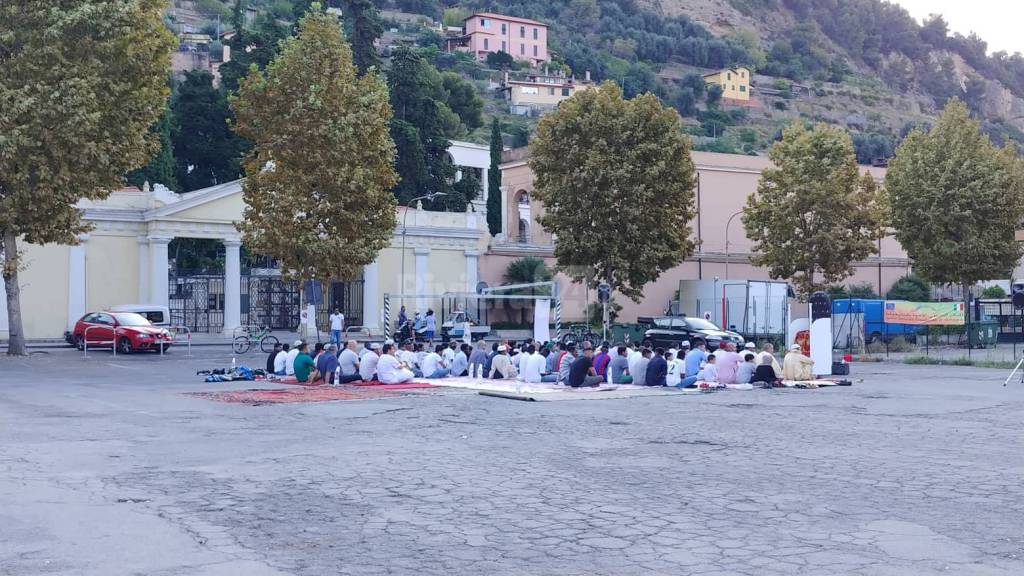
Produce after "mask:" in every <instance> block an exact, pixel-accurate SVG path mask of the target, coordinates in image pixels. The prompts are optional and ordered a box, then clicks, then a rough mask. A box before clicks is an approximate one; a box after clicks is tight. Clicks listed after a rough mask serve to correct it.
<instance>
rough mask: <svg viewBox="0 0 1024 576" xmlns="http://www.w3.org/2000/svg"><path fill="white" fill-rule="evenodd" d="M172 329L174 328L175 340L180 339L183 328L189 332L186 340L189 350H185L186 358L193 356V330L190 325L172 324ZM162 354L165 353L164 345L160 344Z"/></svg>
mask: <svg viewBox="0 0 1024 576" xmlns="http://www.w3.org/2000/svg"><path fill="white" fill-rule="evenodd" d="M170 329H171V330H174V339H175V340H177V339H178V333H179V332H180V331H181V330H185V332H186V333H187V336H188V337H187V338H186V340H185V342H186V344H187V346H188V348H187V351H186V352H185V357H186V358H191V357H192V330H191V329H190V328H189V327H188V326H185V325H184V324H179V325H177V326H171V327H170ZM160 355H161V356H163V355H164V347H163V346H160Z"/></svg>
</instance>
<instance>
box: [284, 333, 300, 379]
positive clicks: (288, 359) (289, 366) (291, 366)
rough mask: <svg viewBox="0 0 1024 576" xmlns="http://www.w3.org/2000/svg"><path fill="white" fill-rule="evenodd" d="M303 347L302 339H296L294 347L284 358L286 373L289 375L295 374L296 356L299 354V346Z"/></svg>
mask: <svg viewBox="0 0 1024 576" xmlns="http://www.w3.org/2000/svg"><path fill="white" fill-rule="evenodd" d="M301 347H302V340H296V341H295V343H294V344H292V349H291V350H289V351H288V355H287V356H285V359H284V373H285V374H287V375H288V376H294V375H295V358H296V357H298V355H299V348H301Z"/></svg>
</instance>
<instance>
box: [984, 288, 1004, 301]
mask: <svg viewBox="0 0 1024 576" xmlns="http://www.w3.org/2000/svg"><path fill="white" fill-rule="evenodd" d="M981 297H982V298H1006V290H1003V287H1002V286H989V287H988V288H985V289H984V290H982V291H981Z"/></svg>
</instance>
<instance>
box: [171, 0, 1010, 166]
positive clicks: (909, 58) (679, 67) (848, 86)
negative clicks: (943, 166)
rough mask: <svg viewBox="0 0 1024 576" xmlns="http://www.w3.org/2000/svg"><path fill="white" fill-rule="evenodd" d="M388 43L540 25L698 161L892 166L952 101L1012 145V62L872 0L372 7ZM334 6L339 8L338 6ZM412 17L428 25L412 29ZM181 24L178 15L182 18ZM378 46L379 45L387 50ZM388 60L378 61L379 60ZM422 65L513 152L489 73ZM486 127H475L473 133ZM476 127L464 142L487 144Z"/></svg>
mask: <svg viewBox="0 0 1024 576" xmlns="http://www.w3.org/2000/svg"><path fill="white" fill-rule="evenodd" d="M373 3H374V4H376V5H377V7H378V8H379V9H381V10H382V14H383V15H384V18H383V19H384V27H385V39H384V40H386V41H397V42H411V43H415V44H417V45H419V46H421V47H424V48H425V49H428V50H433V49H436V48H440V47H441V37H440V35H438V34H437V32H436V26H438V25H439V24H440V22H441V21H444V23H445V24H447V25H453V24H457V23H459V22H460V21H461V18H462V17H464V16H465V15H467V14H470V13H472V12H474V11H484V10H486V11H493V12H499V13H505V14H509V15H514V16H522V17H527V18H533V19H537V20H541V21H543V22H546V23H548V24H549V26H550V40H549V44H550V48H551V51H552V53H553V54H554V55H555V58H554V61H553V62H552V66H553V67H554V68H556V69H557V68H559V67H561V68H563V69H564V70H565V71H566V72H569V73H575V74H578V75H582V73H583V72H584V71H590V72H591V74H592V76H593V77H594V78H595V79H596V80H599V81H600V80H605V79H612V80H615V81H617V82H619V83H620V84H622V86H623V88H624V91H625V92H626V94H627V95H632V94H637V93H640V92H644V91H651V92H654V93H655V94H657V95H658V96H659V97H660V98H661V99H662V101H663V102H665V103H666V104H668V105H671V106H674V107H675V108H676V109H677V110H679V112H680V113H681V114H682V115H683V117H684V119H685V120H686V122H687V124H688V126H689V128H688V131H689V132H690V133H691V135H692V136H693V137H694V140H695V145H696V147H697V148H698V149H704V150H712V151H720V152H740V153H744V152H745V153H760V152H763V151H764V150H765V149H766V148H767V147H768V146H769V145H770V144H771V142H772V141H773V139H774V138H775V137H776V136H777V135H778V133H779V131H780V130H781V128H782V127H784V126H785V125H787V124H788V123H790V122H792V121H793V120H795V119H798V118H800V119H806V120H811V121H822V122H828V123H831V124H837V125H841V126H843V127H845V128H847V129H849V130H850V132H851V135H852V137H853V138H854V142H855V145H856V146H857V152H858V157H859V159H860V160H861V161H862V162H869V161H878V160H879V159H884V158H887V157H889V156H891V155H892V153H893V150H894V149H895V146H896V145H897V144H898V142H899V140H900V139H901V138H902V136H903V135H904V134H905V133H906V132H907V131H908V130H909V129H910V128H911V127H913V126H915V125H921V124H928V123H929V122H930V120H931V119H932V118H933V117H934V114H935V112H936V110H937V109H939V108H941V106H942V105H943V104H944V103H945V101H946V100H947V99H949V98H950V97H959V98H961V99H963V100H965V101H966V102H967V103H968V105H969V106H970V107H971V108H972V110H973V111H974V112H975V113H976V114H977V115H978V116H979V117H980V118H982V119H983V121H984V127H985V129H986V131H988V133H989V134H990V135H991V136H992V138H993V140H995V141H996V142H997V143H1003V142H1006V141H1015V142H1018V143H1020V144H1021V145H1022V146H1024V57H1021V56H1019V55H1013V56H1009V55H1006V54H1003V53H997V54H993V55H992V56H991V57H989V56H986V46H985V43H984V41H983V40H982V39H980V38H977V37H974V36H971V37H963V36H960V35H950V34H949V32H948V28H947V26H946V24H945V22H944V21H942V19H941V18H938V19H933V20H930V21H928V22H926V23H923V24H922V23H918V22H915V21H914V20H913V19H912V18H911V17H910V16H909V14H907V12H906V11H905V10H903V9H902V8H899V7H898V6H894V5H892V4H889V3H887V2H884V1H883V0H842V1H838V0H635V1H633V0H625V1H621V0H553V1H552V0H497V1H489V0H464V1H462V2H454V1H452V0H442V1H439V0H373ZM175 4H176V5H177V6H178V9H179V12H180V11H181V9H182V8H186V9H191V10H190V12H191V13H192V14H190V15H189V16H190V17H193V16H194V14H203V15H209V17H208V22H207V24H206V28H207V29H211V28H213V27H214V25H215V17H216V15H217V14H220V15H221V19H220V22H221V25H222V26H223V25H224V22H225V19H226V17H227V15H228V14H230V12H231V9H232V8H233V7H234V5H235V2H234V1H233V0H196V1H194V2H192V1H184V0H178V1H177V2H176V3H175ZM308 4H309V2H308V0H250V1H248V2H242V6H245V7H248V8H249V9H250V12H258V13H259V14H264V15H269V16H272V17H274V18H276V19H278V20H281V21H287V20H291V19H293V18H294V15H295V14H298V13H301V11H302V10H303V9H304V7H305V6H306V5H308ZM341 4H342V5H344V3H343V2H342V3H341ZM409 14H421V15H425V16H427V17H429V19H430V20H431V21H433V22H434V23H435V24H434V25H433V26H434V27H435V30H431V29H430V26H424V25H422V24H419V23H415V24H414V23H411V22H410V20H409V19H408V18H406V17H405V16H404V15H409ZM182 15H184V14H182ZM385 44H387V42H385ZM385 55H386V54H385ZM449 56H450V55H445V54H443V53H440V52H439V51H435V52H434V56H433V62H434V64H435V65H436V66H437V67H438V68H439V69H442V70H453V71H456V72H458V73H460V74H462V75H463V77H465V78H466V79H468V80H472V81H473V82H474V84H475V85H476V87H477V89H478V91H479V93H480V95H481V96H482V97H483V99H484V102H485V107H484V110H485V113H486V115H487V116H496V117H499V118H500V119H501V121H502V124H503V126H505V127H506V128H505V130H506V132H507V133H511V134H512V135H514V138H513V140H514V141H515V142H519V143H521V142H522V141H523V140H524V139H525V137H526V133H527V131H529V130H530V129H531V127H532V126H533V125H534V124H535V119H523V118H519V117H512V116H510V115H508V113H507V110H506V107H505V104H504V102H503V101H502V100H501V98H500V97H499V96H498V94H497V92H496V91H495V85H496V82H497V81H498V80H499V79H500V74H501V73H500V72H499V71H497V70H491V69H488V68H487V67H486V66H482V65H478V64H475V63H471V62H464V61H461V60H459V59H457V58H451V57H449ZM733 65H743V66H748V67H750V68H752V69H753V70H755V72H756V75H755V76H754V88H753V95H754V97H755V99H756V101H757V104H758V105H755V106H749V107H743V108H734V107H731V106H728V105H725V106H719V105H718V101H717V96H716V95H714V94H710V93H708V92H707V91H706V90H705V87H704V83H703V81H702V80H701V78H700V76H701V74H703V73H705V72H708V71H712V70H717V69H721V68H724V67H727V66H733ZM485 125H486V124H485ZM487 135H488V134H487V130H486V128H484V129H480V130H476V131H474V132H472V133H468V134H465V135H464V137H465V138H466V139H470V140H475V141H479V142H483V141H486V138H487Z"/></svg>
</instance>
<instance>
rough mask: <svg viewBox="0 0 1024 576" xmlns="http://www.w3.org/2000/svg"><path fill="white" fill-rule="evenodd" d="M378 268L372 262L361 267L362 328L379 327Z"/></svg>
mask: <svg viewBox="0 0 1024 576" xmlns="http://www.w3.org/2000/svg"><path fill="white" fill-rule="evenodd" d="M380 297H381V295H380V267H379V265H378V264H377V261H376V260H374V261H373V262H371V263H370V264H367V265H366V266H363V326H366V327H368V328H374V329H375V328H379V327H380Z"/></svg>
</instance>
